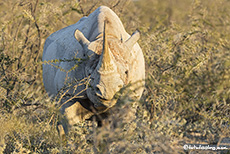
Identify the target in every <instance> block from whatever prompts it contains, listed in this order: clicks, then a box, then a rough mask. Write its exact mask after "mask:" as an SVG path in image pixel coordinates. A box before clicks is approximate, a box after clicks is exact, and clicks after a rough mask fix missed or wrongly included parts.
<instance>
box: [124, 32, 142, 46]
mask: <svg viewBox="0 0 230 154" xmlns="http://www.w3.org/2000/svg"><path fill="white" fill-rule="evenodd" d="M139 38H140V32H139V31H138V30H136V31H135V32H134V33H133V34H132V36H130V38H129V39H128V40H126V41H125V44H126V46H127V47H128V48H129V49H132V48H133V46H134V44H135V43H137V40H138V39H139Z"/></svg>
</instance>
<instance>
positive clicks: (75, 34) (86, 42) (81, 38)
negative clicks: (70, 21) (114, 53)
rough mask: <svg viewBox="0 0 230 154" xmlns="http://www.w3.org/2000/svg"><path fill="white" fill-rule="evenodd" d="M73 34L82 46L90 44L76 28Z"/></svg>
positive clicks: (85, 46)
mask: <svg viewBox="0 0 230 154" xmlns="http://www.w3.org/2000/svg"><path fill="white" fill-rule="evenodd" d="M74 36H75V38H76V39H77V40H78V42H79V43H80V44H81V46H82V47H83V48H87V47H88V45H89V44H90V41H89V40H88V39H87V38H86V37H85V36H84V34H82V32H81V31H79V30H78V29H77V30H76V31H75V33H74Z"/></svg>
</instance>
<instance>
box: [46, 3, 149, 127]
mask: <svg viewBox="0 0 230 154" xmlns="http://www.w3.org/2000/svg"><path fill="white" fill-rule="evenodd" d="M139 35H140V34H139V32H137V31H136V32H135V33H134V34H133V35H132V36H130V35H129V34H128V33H127V32H126V31H125V29H124V27H123V24H122V22H121V21H120V19H119V17H118V16H117V15H116V14H115V13H114V12H113V11H112V10H111V9H109V8H108V7H106V6H101V7H99V8H98V9H96V10H95V11H94V12H93V13H91V14H90V15H89V16H88V17H83V18H81V19H80V20H79V21H78V22H77V23H76V24H73V25H70V26H68V27H66V28H63V29H61V30H59V31H57V32H55V33H53V34H51V35H50V36H49V37H48V38H47V40H46V42H45V45H44V52H43V58H42V59H43V62H44V63H45V64H43V82H44V86H45V89H46V91H47V92H48V94H49V95H50V96H56V95H57V94H58V93H59V92H60V91H61V90H63V89H65V87H69V89H68V90H67V91H65V94H66V96H69V97H73V96H75V98H76V99H73V100H72V101H69V102H67V103H65V104H64V105H63V106H62V109H61V111H62V112H63V113H64V114H65V115H66V119H67V122H68V125H73V124H74V123H76V122H78V121H82V120H85V119H87V118H89V117H90V116H92V115H93V111H92V110H95V111H98V112H105V111H106V110H107V109H108V108H111V107H112V106H114V105H115V104H116V101H117V99H114V96H115V94H116V93H117V92H118V91H119V90H121V88H123V87H125V86H127V85H130V86H129V89H130V91H132V94H130V96H132V97H133V98H136V99H139V98H140V97H141V95H142V92H143V85H144V81H143V80H144V78H145V67H144V66H145V65H144V57H143V53H142V50H141V48H140V46H139V45H138V43H137V40H138V39H139ZM55 60H56V63H54V61H55ZM69 85H70V86H69ZM76 96H77V97H76ZM66 100H67V99H64V98H63V101H62V102H64V101H66Z"/></svg>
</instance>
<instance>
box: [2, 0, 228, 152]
mask: <svg viewBox="0 0 230 154" xmlns="http://www.w3.org/2000/svg"><path fill="white" fill-rule="evenodd" d="M100 5H107V6H109V7H110V8H112V9H113V10H114V11H115V12H116V13H117V14H118V16H119V17H120V18H121V20H122V22H123V23H124V26H125V28H126V30H127V31H128V32H129V33H130V34H131V33H132V32H133V31H135V29H137V28H138V29H139V30H140V31H141V33H142V35H141V39H140V40H139V44H140V46H141V47H142V49H143V52H144V55H145V60H146V77H147V78H146V88H145V92H144V95H143V97H142V99H141V100H140V102H138V103H137V104H135V105H136V106H137V110H136V116H135V117H134V119H133V120H132V122H126V120H125V119H126V118H127V117H128V116H129V113H130V112H132V110H131V108H132V106H134V105H133V104H130V103H126V98H124V100H123V101H124V103H123V104H122V105H120V106H119V107H117V108H115V109H114V110H116V114H112V115H111V117H110V118H111V119H112V122H111V123H109V124H107V125H104V126H103V127H100V128H99V127H97V126H96V124H95V123H94V122H90V121H86V122H82V123H79V124H78V125H76V126H75V127H74V128H73V130H72V131H71V132H70V133H69V135H68V136H66V140H65V141H64V142H63V141H61V139H60V138H59V136H58V133H57V131H56V122H57V117H58V115H59V113H58V110H57V108H56V107H55V104H56V103H55V101H53V100H50V99H49V98H48V96H47V94H46V92H45V90H44V87H43V83H42V62H41V57H42V51H43V45H44V41H45V39H46V38H47V37H48V36H49V35H50V34H51V33H53V32H55V31H57V30H59V29H61V28H63V27H66V26H68V25H71V24H74V23H76V22H77V21H78V20H79V19H80V18H81V17H83V16H87V15H89V14H90V13H91V12H93V11H94V10H95V9H96V8H97V7H98V6H100ZM229 8H230V1H229V0H212V1H209V0H202V1H201V0H139V1H131V0H111V1H109V0H102V1H99V0H79V1H76V0H66V1H58V0H33V1H31V0H1V1H0V10H1V12H0V17H1V18H0V153H155V152H158V153H192V151H191V150H190V151H185V150H184V149H183V145H184V144H186V143H192V144H194V143H205V144H210V145H213V144H215V145H220V144H221V142H229V138H227V137H229V136H230V128H229V126H230V52H229V50H230V9H229ZM198 152H200V153H204V152H208V151H198ZM222 152H226V153H227V152H229V151H227V150H225V151H222Z"/></svg>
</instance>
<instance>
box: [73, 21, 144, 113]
mask: <svg viewBox="0 0 230 154" xmlns="http://www.w3.org/2000/svg"><path fill="white" fill-rule="evenodd" d="M106 25H107V22H106V21H105V22H104V32H103V34H101V35H99V36H98V37H97V38H96V40H94V41H92V42H90V41H89V40H88V39H87V38H86V37H85V36H84V35H83V34H82V33H81V32H80V31H79V30H76V31H75V38H76V39H77V40H78V41H79V43H80V44H81V46H82V47H83V50H84V54H85V56H87V57H88V60H87V62H86V66H85V75H86V76H90V83H89V85H90V86H89V87H88V88H87V90H86V92H87V97H88V98H89V99H90V101H91V102H93V104H94V107H95V108H97V109H104V108H110V107H112V106H113V105H114V104H115V103H116V99H114V96H115V94H116V93H117V92H118V91H119V90H120V89H121V88H123V87H124V86H125V85H127V84H128V83H129V69H130V65H132V57H133V54H132V48H133V46H134V44H135V43H136V42H137V40H138V39H139V37H140V33H139V32H138V31H136V32H135V33H133V34H132V36H131V37H130V38H129V39H127V40H126V41H123V40H122V39H118V38H117V37H114V36H113V35H112V34H110V33H109V32H108V30H107V28H106V27H107V26H106Z"/></svg>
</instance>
